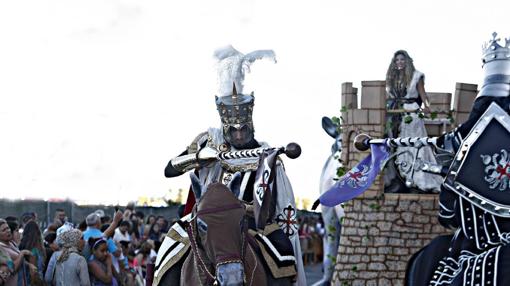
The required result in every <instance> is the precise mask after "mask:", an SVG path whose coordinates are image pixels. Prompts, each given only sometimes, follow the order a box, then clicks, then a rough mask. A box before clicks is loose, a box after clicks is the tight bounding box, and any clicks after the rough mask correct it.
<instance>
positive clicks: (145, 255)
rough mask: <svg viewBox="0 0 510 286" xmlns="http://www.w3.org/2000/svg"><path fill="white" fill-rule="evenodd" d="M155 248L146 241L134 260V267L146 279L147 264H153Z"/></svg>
mask: <svg viewBox="0 0 510 286" xmlns="http://www.w3.org/2000/svg"><path fill="white" fill-rule="evenodd" d="M153 249H154V246H153V245H152V244H151V243H150V242H149V241H144V242H143V243H142V245H141V246H140V249H139V250H138V253H137V254H136V257H135V259H134V260H133V267H134V268H135V270H136V271H137V272H138V273H139V274H140V275H141V276H142V277H143V278H144V279H145V276H146V274H147V264H148V263H151V262H152V258H151V250H153Z"/></svg>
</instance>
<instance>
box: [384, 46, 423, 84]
mask: <svg viewBox="0 0 510 286" xmlns="http://www.w3.org/2000/svg"><path fill="white" fill-rule="evenodd" d="M398 55H403V56H404V58H405V59H406V65H405V67H404V78H403V79H404V84H405V86H408V85H409V84H410V83H411V80H412V79H413V74H414V71H415V70H416V69H415V68H414V64H413V58H411V57H410V56H409V54H408V53H407V52H406V51H404V50H398V51H396V52H395V53H394V54H393V58H391V63H390V66H389V67H388V71H387V72H386V86H388V87H393V85H394V83H395V80H396V79H397V78H398V76H399V70H398V69H397V64H396V63H395V62H396V60H397V56H398Z"/></svg>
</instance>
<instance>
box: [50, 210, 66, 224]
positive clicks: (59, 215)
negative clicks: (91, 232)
mask: <svg viewBox="0 0 510 286" xmlns="http://www.w3.org/2000/svg"><path fill="white" fill-rule="evenodd" d="M66 221H67V217H66V211H65V210H64V209H61V208H58V209H56V210H55V217H54V218H53V223H55V224H57V225H63V224H64V223H65V222H66Z"/></svg>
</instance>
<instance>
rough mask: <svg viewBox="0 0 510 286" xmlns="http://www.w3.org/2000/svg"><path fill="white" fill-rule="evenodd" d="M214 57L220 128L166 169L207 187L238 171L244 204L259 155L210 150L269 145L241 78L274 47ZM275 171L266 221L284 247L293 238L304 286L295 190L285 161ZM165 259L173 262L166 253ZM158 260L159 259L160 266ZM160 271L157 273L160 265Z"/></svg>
mask: <svg viewBox="0 0 510 286" xmlns="http://www.w3.org/2000/svg"><path fill="white" fill-rule="evenodd" d="M215 58H216V59H217V60H218V70H219V77H218V81H219V91H218V96H216V107H217V110H218V112H219V115H220V118H221V128H209V130H207V131H206V132H203V133H200V134H199V135H198V136H197V137H196V138H195V139H194V140H193V141H192V142H191V144H190V145H189V146H188V147H187V148H186V150H184V152H182V153H181V154H180V155H179V156H177V157H175V158H173V159H172V160H170V162H168V165H167V167H166V168H165V176H166V177H168V178H171V177H176V176H180V175H182V174H184V173H186V172H188V171H193V172H195V174H196V175H197V176H198V178H199V180H200V182H201V184H203V185H204V186H207V185H209V184H211V183H215V182H221V183H223V184H225V185H227V184H228V183H229V182H230V181H231V180H232V178H233V177H234V174H236V173H240V174H241V176H242V177H241V182H242V183H241V189H240V192H239V196H238V198H239V199H240V200H243V201H245V202H252V201H253V188H254V183H255V180H256V176H255V175H256V170H257V168H258V161H259V159H258V158H236V159H228V160H216V159H215V158H216V154H217V152H213V153H210V152H209V151H210V150H211V149H212V150H215V151H219V152H225V151H241V150H248V149H255V148H266V147H269V145H268V144H267V143H265V142H262V141H259V140H257V139H255V137H254V132H255V129H254V126H253V120H252V113H253V106H254V100H255V97H254V94H253V92H252V93H251V94H244V93H243V80H244V75H245V72H247V71H249V66H250V64H251V63H253V62H254V61H255V60H257V59H262V58H269V59H272V60H274V61H275V57H274V53H273V51H271V50H261V51H254V52H252V53H249V54H246V55H244V54H242V53H240V52H238V51H237V50H235V49H234V48H233V47H231V46H229V47H226V48H224V49H221V50H218V51H216V52H215ZM275 62H276V61H275ZM208 150H209V151H208ZM275 169H276V175H275V181H274V182H275V183H274V186H273V187H274V189H273V190H275V191H273V192H272V195H273V199H272V204H271V206H270V211H269V218H268V220H269V221H272V222H276V223H278V225H279V226H280V228H281V232H280V234H281V237H280V238H279V239H278V240H280V242H282V245H285V241H289V242H290V243H289V246H290V248H291V249H290V251H291V252H293V255H294V256H295V258H296V268H297V278H296V285H306V279H305V275H304V268H303V264H302V258H301V250H300V245H299V237H298V232H297V229H298V226H297V218H296V213H297V212H296V207H295V200H294V194H293V191H292V187H291V184H290V182H289V179H288V178H287V175H286V174H285V169H284V166H283V162H282V160H281V159H278V160H277V162H276V167H275ZM194 203H195V199H194V196H193V192H190V193H189V196H188V200H187V203H186V207H185V211H184V214H185V215H186V214H188V213H190V211H191V210H192V208H193V205H194ZM188 217H189V215H188ZM186 218H187V216H185V217H184V218H183V219H182V220H186ZM176 227H178V226H176ZM174 229H175V227H174ZM170 231H172V229H171V230H170ZM168 240H169V239H168V238H166V239H165V241H166V243H165V242H163V245H162V249H163V251H161V250H160V252H164V251H165V250H164V248H165V245H171V244H169V243H168ZM277 243H278V242H277ZM171 253H173V255H175V256H176V257H177V256H179V253H178V252H176V251H173V252H171ZM163 259H164V260H165V261H173V260H172V259H171V258H168V257H165V258H163ZM158 262H159V257H158V261H157V263H156V264H158ZM160 263H161V262H160ZM156 267H158V265H156ZM161 268H164V267H161ZM156 275H158V269H157V270H156ZM159 275H161V274H159Z"/></svg>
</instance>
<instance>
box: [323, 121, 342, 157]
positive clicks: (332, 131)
mask: <svg viewBox="0 0 510 286" xmlns="http://www.w3.org/2000/svg"><path fill="white" fill-rule="evenodd" d="M322 129H324V131H326V133H327V134H328V135H329V136H331V137H332V138H333V139H335V143H333V145H332V146H331V154H335V153H336V152H340V151H342V134H341V133H340V132H339V131H338V128H337V126H336V124H335V123H333V121H332V120H331V118H329V117H326V116H324V117H322Z"/></svg>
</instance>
